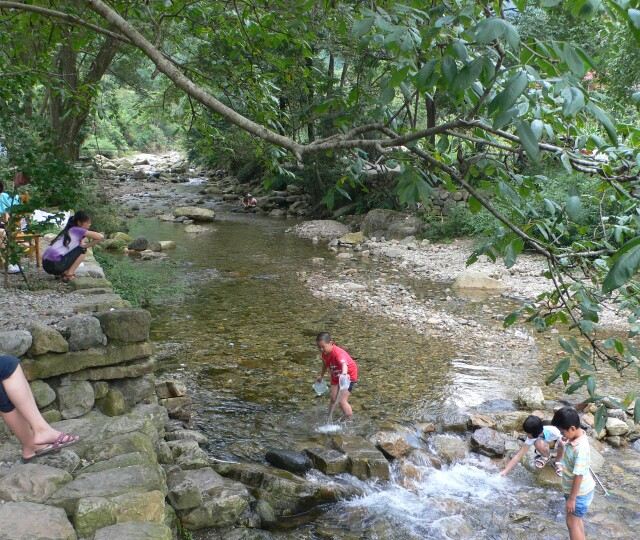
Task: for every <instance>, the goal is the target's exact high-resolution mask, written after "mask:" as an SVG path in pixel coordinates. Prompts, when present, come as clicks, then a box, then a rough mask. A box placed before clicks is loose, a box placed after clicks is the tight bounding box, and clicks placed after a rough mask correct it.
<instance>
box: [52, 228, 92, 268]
mask: <svg viewBox="0 0 640 540" xmlns="http://www.w3.org/2000/svg"><path fill="white" fill-rule="evenodd" d="M86 234H87V229H85V228H84V227H71V228H70V229H69V237H70V238H71V241H70V242H69V245H68V246H65V245H64V243H63V242H64V235H62V236H60V238H58V239H57V240H56V241H55V242H54V243H53V244H51V245H50V246H49V247H48V248H47V249H46V250H45V252H44V253H43V254H42V258H43V259H46V260H47V261H53V262H57V261H59V260H60V259H62V257H64V256H65V255H66V254H67V253H69V252H70V251H71V250H72V249H74V248H77V247H78V246H79V245H80V242H82V239H83V238H84V237H85V235H86Z"/></svg>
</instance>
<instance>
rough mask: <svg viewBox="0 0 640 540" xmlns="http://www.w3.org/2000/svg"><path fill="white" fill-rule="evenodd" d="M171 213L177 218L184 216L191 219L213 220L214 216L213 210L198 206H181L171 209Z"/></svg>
mask: <svg viewBox="0 0 640 540" xmlns="http://www.w3.org/2000/svg"><path fill="white" fill-rule="evenodd" d="M173 215H174V216H175V217H177V218H180V217H185V218H188V219H192V220H193V221H213V220H214V219H215V217H216V213H215V212H214V211H213V210H210V209H208V208H200V207H198V206H181V207H179V208H176V209H175V210H174V211H173Z"/></svg>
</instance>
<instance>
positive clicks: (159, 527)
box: [93, 522, 173, 540]
mask: <svg viewBox="0 0 640 540" xmlns="http://www.w3.org/2000/svg"><path fill="white" fill-rule="evenodd" d="M125 538H126V540H172V539H173V533H172V532H171V529H169V527H167V526H166V525H163V524H160V523H149V522H132V523H119V524H117V525H111V526H109V527H105V528H104V529H100V530H98V531H97V532H96V534H95V536H94V537H93V540H124V539H125Z"/></svg>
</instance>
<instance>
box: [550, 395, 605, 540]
mask: <svg viewBox="0 0 640 540" xmlns="http://www.w3.org/2000/svg"><path fill="white" fill-rule="evenodd" d="M551 423H552V424H553V425H554V426H556V427H557V428H558V429H559V430H560V433H562V436H563V437H564V439H565V441H566V442H565V446H564V456H563V459H562V491H563V492H564V498H565V499H566V501H567V502H566V512H567V528H568V529H569V537H570V538H571V540H584V539H585V535H584V522H583V518H584V516H585V515H586V514H587V511H588V510H589V505H590V504H591V502H592V501H593V493H594V491H595V487H596V483H595V481H594V479H593V476H592V475H591V447H590V446H589V439H588V438H587V434H586V433H585V432H584V430H583V429H582V428H581V427H580V416H578V412H577V411H576V410H575V409H574V408H573V407H563V408H562V409H559V410H557V411H556V413H555V414H554V415H553V420H552V421H551Z"/></svg>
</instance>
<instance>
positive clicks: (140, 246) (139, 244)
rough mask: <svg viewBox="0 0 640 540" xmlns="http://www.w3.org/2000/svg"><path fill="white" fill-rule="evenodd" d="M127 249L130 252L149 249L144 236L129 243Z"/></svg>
mask: <svg viewBox="0 0 640 540" xmlns="http://www.w3.org/2000/svg"><path fill="white" fill-rule="evenodd" d="M127 247H128V248H129V249H130V250H131V251H144V250H145V249H148V248H149V240H147V239H146V238H145V237H144V236H138V237H137V238H135V239H134V240H132V241H131V242H129V244H128V245H127Z"/></svg>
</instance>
